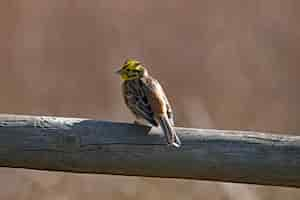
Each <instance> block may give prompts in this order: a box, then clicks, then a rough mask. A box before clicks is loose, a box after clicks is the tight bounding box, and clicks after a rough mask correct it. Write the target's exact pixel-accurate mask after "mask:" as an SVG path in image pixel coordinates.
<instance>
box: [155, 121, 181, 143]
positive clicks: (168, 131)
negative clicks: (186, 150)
mask: <svg viewBox="0 0 300 200" xmlns="http://www.w3.org/2000/svg"><path fill="white" fill-rule="evenodd" d="M158 121H159V125H160V127H161V128H162V130H163V132H164V134H165V138H166V140H167V143H168V144H169V145H172V146H175V147H180V146H181V142H180V139H179V137H178V136H177V134H176V132H175V130H174V128H173V126H172V125H171V123H170V120H169V119H168V118H167V117H165V116H162V117H160V118H159V119H158Z"/></svg>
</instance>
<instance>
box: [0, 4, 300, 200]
mask: <svg viewBox="0 0 300 200" xmlns="http://www.w3.org/2000/svg"><path fill="white" fill-rule="evenodd" d="M299 8H300V1H297V0H272V1H263V0H252V1H239V0H228V1H217V0H188V1H179V0H164V1H159V0H152V1H146V0H132V1H126V0H112V1H104V0H87V1H80V0H44V1H38V0H26V1H25V0H23V1H22V0H2V1H1V3H0V44H1V45H0V80H1V84H0V91H1V98H0V113H22V114H37V115H56V116H68V117H89V118H95V119H100V120H117V121H132V119H133V118H132V116H131V114H130V113H129V112H128V111H127V109H126V108H125V106H124V104H123V101H122V98H121V96H120V80H119V77H117V76H116V75H114V74H113V71H114V70H116V69H117V68H118V66H120V65H121V64H122V63H123V62H124V60H125V58H127V57H133V58H138V59H140V60H141V61H143V62H144V63H145V65H146V66H148V67H149V70H150V72H151V73H152V75H153V76H155V77H156V78H157V79H159V80H160V82H161V83H162V85H163V86H164V88H165V90H166V91H167V94H168V97H169V99H170V101H171V103H172V104H173V107H174V110H175V112H176V121H177V125H178V126H185V127H198V128H200V127H201V128H218V129H243V130H250V129H251V130H259V131H271V132H275V133H288V134H295V133H297V132H299V130H300V123H298V122H299V120H298V119H299V116H300V106H299V104H298V102H299V101H300V93H299V92H298V84H299V83H300V80H299V78H300V74H299V72H300V68H299V67H298V65H299V64H300V56H299V50H300V27H299V19H300V18H299V17H300V13H299ZM83 198H84V199H89V200H90V199H91V200H93V199H97V200H98V199H118V200H125V199H173V200H176V199H212V200H213V199H216V200H219V199H222V200H223V199H224V200H238V199H245V200H264V199H275V200H276V199H283V198H284V199H285V200H288V199H291V200H293V199H295V200H296V199H299V198H300V190H297V189H290V188H279V187H264V186H253V185H252V186H249V185H242V184H224V183H213V182H205V181H187V180H168V179H163V180H159V179H150V178H139V177H120V176H104V175H103V176H102V175H77V174H64V173H50V172H39V171H30V170H20V169H19V170H16V169H5V168H2V169H1V170H0V199H4V200H6V199H7V200H10V199H11V200H13V199H22V200H23V199H24V200H27V199H28V200H29V199H39V200H44V199H45V200H48V199H49V200H69V199H75V200H76V199H78V200H79V199H83Z"/></svg>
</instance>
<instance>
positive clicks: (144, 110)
mask: <svg viewBox="0 0 300 200" xmlns="http://www.w3.org/2000/svg"><path fill="white" fill-rule="evenodd" d="M116 73H117V74H119V75H120V76H121V78H122V80H123V81H124V82H123V85H122V93H123V97H124V100H125V103H126V105H127V107H128V108H129V109H130V110H131V112H132V113H133V114H134V115H135V117H136V121H135V122H136V123H138V124H145V123H146V124H150V125H152V126H156V127H157V126H158V125H160V127H161V128H162V130H163V132H164V134H165V138H166V140H167V143H168V144H169V145H172V146H175V147H180V145H181V142H180V139H179V137H178V136H177V134H176V132H175V130H174V128H173V126H174V119H173V118H174V117H173V112H172V109H171V106H170V103H169V101H168V99H167V97H166V95H165V93H164V91H163V89H162V87H161V85H160V84H159V82H158V81H157V80H155V79H154V78H152V77H151V76H150V75H149V74H148V71H147V69H146V68H145V67H144V66H143V65H142V64H141V63H140V62H139V61H137V60H134V59H127V60H126V61H125V63H124V64H123V66H122V67H121V69H119V70H118V71H117V72H116Z"/></svg>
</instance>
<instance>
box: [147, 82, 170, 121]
mask: <svg viewBox="0 0 300 200" xmlns="http://www.w3.org/2000/svg"><path fill="white" fill-rule="evenodd" d="M152 82H153V85H154V86H153V87H154V88H153V89H154V90H156V91H157V92H156V93H157V95H156V96H158V98H161V99H162V100H163V102H164V104H165V106H166V113H167V116H168V118H169V121H170V122H171V124H172V125H173V126H174V113H173V111H172V107H171V104H170V103H169V101H168V98H167V96H166V93H165V92H164V90H163V88H162V86H161V85H160V84H159V82H158V81H157V80H155V79H153V80H152Z"/></svg>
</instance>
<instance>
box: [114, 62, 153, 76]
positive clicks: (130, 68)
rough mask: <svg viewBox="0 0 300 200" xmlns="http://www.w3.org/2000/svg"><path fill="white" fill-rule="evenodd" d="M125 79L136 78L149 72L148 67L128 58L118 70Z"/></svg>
mask: <svg viewBox="0 0 300 200" xmlns="http://www.w3.org/2000/svg"><path fill="white" fill-rule="evenodd" d="M116 73H117V74H119V75H120V76H121V78H122V79H123V80H134V79H138V78H142V77H144V76H146V75H147V74H148V72H147V70H146V68H145V67H144V66H143V65H142V64H141V63H140V62H139V61H137V60H134V59H127V60H126V61H125V63H124V64H123V66H122V67H121V69H119V70H118V71H116Z"/></svg>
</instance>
